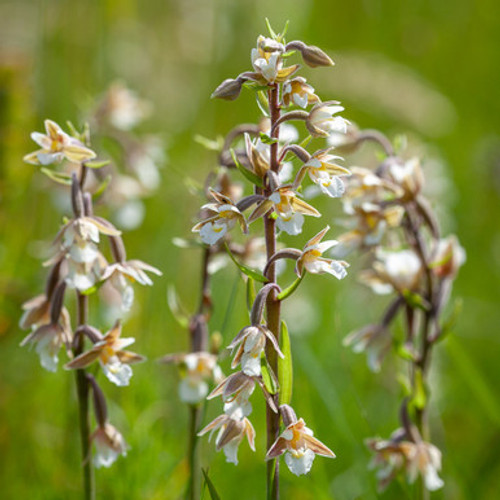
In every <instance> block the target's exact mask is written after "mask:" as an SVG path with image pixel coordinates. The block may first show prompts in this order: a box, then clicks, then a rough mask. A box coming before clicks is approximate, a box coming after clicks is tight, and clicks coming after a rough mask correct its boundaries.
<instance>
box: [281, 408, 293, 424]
mask: <svg viewBox="0 0 500 500" xmlns="http://www.w3.org/2000/svg"><path fill="white" fill-rule="evenodd" d="M280 413H281V418H282V420H283V424H284V425H285V427H288V426H289V425H292V424H295V423H296V422H297V415H295V412H294V411H293V408H292V407H291V406H289V405H281V406H280Z"/></svg>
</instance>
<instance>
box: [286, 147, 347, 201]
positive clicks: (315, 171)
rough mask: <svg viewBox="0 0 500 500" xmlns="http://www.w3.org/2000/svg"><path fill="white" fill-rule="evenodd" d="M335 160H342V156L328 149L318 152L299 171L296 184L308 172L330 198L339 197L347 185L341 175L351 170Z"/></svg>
mask: <svg viewBox="0 0 500 500" xmlns="http://www.w3.org/2000/svg"><path fill="white" fill-rule="evenodd" d="M335 160H342V158H341V157H340V156H335V155H331V154H329V153H328V150H324V151H318V152H316V153H315V154H314V155H312V157H311V159H310V160H308V161H307V162H306V163H305V164H304V165H303V167H302V168H301V169H300V170H299V172H298V173H297V178H296V180H295V185H298V184H300V182H301V181H302V178H303V176H304V174H305V172H307V173H308V174H309V177H310V178H311V180H312V181H313V182H314V184H316V185H317V186H319V188H320V189H321V191H322V192H323V193H324V194H326V195H328V196H330V198H339V197H340V196H342V195H343V194H344V192H345V185H344V183H343V182H342V179H341V177H342V176H346V175H350V174H351V172H350V171H349V170H347V169H346V168H344V167H341V166H340V165H337V164H336V163H333V161H335Z"/></svg>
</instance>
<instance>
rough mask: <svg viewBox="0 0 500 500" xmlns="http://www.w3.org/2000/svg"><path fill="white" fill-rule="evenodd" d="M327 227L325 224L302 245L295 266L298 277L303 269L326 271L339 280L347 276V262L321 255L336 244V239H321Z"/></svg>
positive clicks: (317, 271) (310, 271)
mask: <svg viewBox="0 0 500 500" xmlns="http://www.w3.org/2000/svg"><path fill="white" fill-rule="evenodd" d="M329 229H330V227H329V226H326V227H325V229H323V230H322V231H320V232H319V233H318V234H317V235H316V236H314V237H313V238H311V239H310V240H309V241H308V242H307V243H306V245H305V246H304V249H303V250H302V253H301V255H300V257H299V258H298V259H297V264H296V266H295V272H296V273H297V276H299V278H300V277H301V276H302V273H303V271H304V269H305V270H306V271H307V272H309V273H312V274H324V273H328V274H331V275H332V276H335V278H337V279H339V280H341V279H343V278H345V277H346V276H347V271H346V267H348V266H349V264H347V262H344V261H342V260H334V259H326V258H325V257H322V255H323V253H325V252H326V251H327V250H329V249H330V248H332V247H334V246H335V245H337V244H338V241H336V240H328V241H321V240H322V239H323V237H324V236H325V234H326V233H327V231H328V230H329Z"/></svg>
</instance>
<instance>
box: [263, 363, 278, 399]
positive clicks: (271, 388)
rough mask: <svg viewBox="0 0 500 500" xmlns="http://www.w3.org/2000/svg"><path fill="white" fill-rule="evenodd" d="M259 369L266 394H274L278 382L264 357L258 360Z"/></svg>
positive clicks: (276, 390)
mask: <svg viewBox="0 0 500 500" xmlns="http://www.w3.org/2000/svg"><path fill="white" fill-rule="evenodd" d="M260 369H261V372H262V382H264V385H265V387H266V389H267V392H269V394H276V393H277V392H278V381H277V380H276V375H275V374H274V372H273V370H272V368H271V367H270V366H269V363H268V362H267V359H266V357H265V356H262V358H260Z"/></svg>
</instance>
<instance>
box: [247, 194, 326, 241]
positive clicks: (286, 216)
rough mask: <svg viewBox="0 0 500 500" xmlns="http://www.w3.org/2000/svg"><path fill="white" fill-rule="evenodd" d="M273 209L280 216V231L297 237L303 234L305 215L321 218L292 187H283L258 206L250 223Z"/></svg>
mask: <svg viewBox="0 0 500 500" xmlns="http://www.w3.org/2000/svg"><path fill="white" fill-rule="evenodd" d="M273 207H274V210H275V212H276V215H277V216H278V218H277V220H276V225H277V227H278V229H280V230H281V231H285V233H288V234H290V235H297V234H300V233H301V232H302V226H303V224H304V215H311V216H313V217H320V216H321V214H320V213H319V212H318V211H317V210H316V209H315V208H314V207H312V206H311V205H309V204H307V203H306V202H305V201H303V200H301V199H300V198H298V197H297V195H296V193H295V192H294V191H293V190H292V188H291V186H282V187H280V188H278V189H276V190H275V191H274V192H273V193H272V194H271V195H270V196H269V198H267V200H264V201H263V202H261V203H260V204H259V205H258V206H257V208H256V209H255V210H254V211H253V212H252V214H251V215H250V217H249V218H248V221H249V222H252V221H254V220H256V219H258V218H259V217H261V216H263V215H265V214H266V213H267V212H268V211H269V210H270V209H271V208H273Z"/></svg>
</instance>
